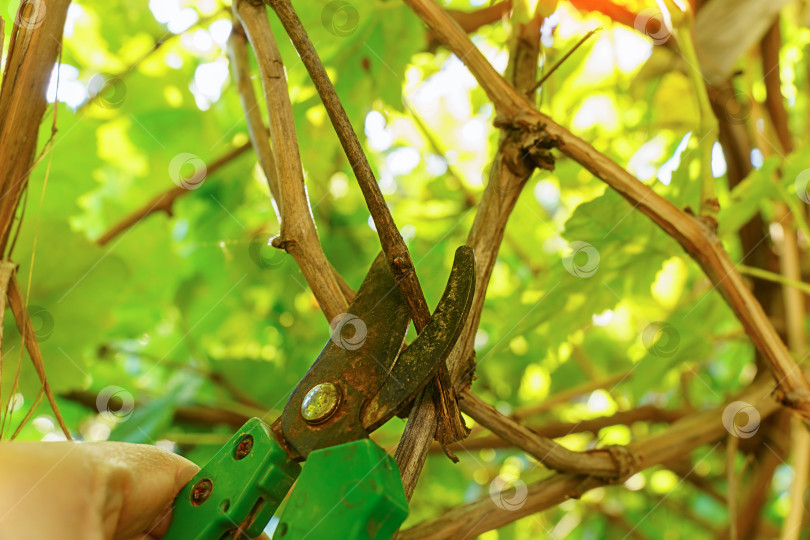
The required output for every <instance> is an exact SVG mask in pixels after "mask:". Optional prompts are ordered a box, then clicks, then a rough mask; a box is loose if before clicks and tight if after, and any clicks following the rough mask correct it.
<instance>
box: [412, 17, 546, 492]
mask: <svg viewBox="0 0 810 540" xmlns="http://www.w3.org/2000/svg"><path fill="white" fill-rule="evenodd" d="M539 24H540V23H539V21H538V20H536V19H535V20H531V21H530V22H529V23H527V24H521V25H518V26H517V27H516V29H515V33H516V34H515V36H514V37H513V43H514V50H513V52H512V54H511V55H510V66H509V67H508V70H509V72H510V74H511V75H512V76H513V78H514V79H513V80H514V82H515V84H517V85H518V86H519V87H520V88H522V89H523V90H524V91H526V92H527V93H531V92H532V91H531V88H532V86H533V85H534V82H535V80H536V77H537V58H538V54H539V50H540V49H539V47H540V43H539V38H540V34H539ZM504 127H506V129H505V130H504V134H503V136H502V137H501V144H500V146H499V149H498V152H497V153H496V155H495V158H494V160H493V162H492V167H491V169H490V173H489V181H488V183H487V187H486V189H485V190H484V195H483V197H482V199H481V203H480V205H479V207H478V211H477V212H476V216H475V220H474V222H473V226H472V229H471V230H470V233H469V235H468V236H467V245H468V246H470V247H472V248H473V250H474V251H475V257H476V276H475V279H476V284H475V295H474V296H473V304H472V308H471V309H470V316H469V317H468V319H467V322H466V323H465V325H464V329H463V330H462V333H461V337H460V338H459V341H458V343H457V344H456V346H455V347H454V349H453V351H452V352H451V354H450V357H449V358H448V359H447V366H448V369H449V370H450V373H451V377H452V379H453V382H454V384H455V385H456V386H457V387H463V386H466V385H467V384H468V383H469V380H470V377H471V376H472V372H473V370H474V368H475V362H474V361H473V355H474V349H473V346H474V343H475V333H476V331H477V329H478V325H479V323H480V320H481V311H482V310H483V307H484V298H485V297H486V291H487V287H488V285H489V280H490V276H491V275H492V270H493V268H494V267H495V262H496V260H497V255H498V251H499V249H500V245H501V242H502V241H503V235H504V231H505V228H506V222H507V221H508V219H509V216H510V214H511V212H512V209H513V208H514V206H515V204H516V203H517V200H518V197H519V196H520V193H521V191H522V189H523V186H524V185H525V184H526V181H527V180H528V179H529V176H531V174H532V172H533V170H534V164H531V165H530V164H528V163H526V161H525V160H524V153H525V149H526V148H527V147H531V146H533V144H534V142H535V139H534V138H533V137H532V136H529V137H521V136H519V134H515V133H514V132H513V131H511V130H509V129H508V126H504ZM516 135H517V136H516ZM459 379H461V382H459ZM436 422H437V421H436V415H435V411H433V410H432V409H431V408H430V403H427V404H424V405H423V406H422V407H420V408H419V409H415V410H414V411H413V412H412V413H411V420H410V422H409V424H408V426H407V427H406V432H405V434H404V435H403V438H402V441H401V443H400V446H399V447H398V448H397V462H398V463H399V466H400V473H401V474H402V479H403V484H404V486H405V492H406V493H407V494H409V495H410V494H412V493H413V489H414V487H415V486H416V482H417V480H418V477H419V473H420V472H421V470H422V465H423V464H424V461H425V459H426V458H427V452H428V451H429V450H430V439H431V433H432V431H433V430H434V429H435V425H436Z"/></svg>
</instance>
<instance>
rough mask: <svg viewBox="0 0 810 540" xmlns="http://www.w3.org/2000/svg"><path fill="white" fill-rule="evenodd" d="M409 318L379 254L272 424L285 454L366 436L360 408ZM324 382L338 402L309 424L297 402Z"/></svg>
mask: <svg viewBox="0 0 810 540" xmlns="http://www.w3.org/2000/svg"><path fill="white" fill-rule="evenodd" d="M409 321H410V315H409V312H408V307H407V304H406V303H405V299H404V298H403V297H402V293H401V292H400V290H399V287H397V285H396V282H395V281H394V277H393V276H392V275H391V271H390V270H389V269H388V264H387V263H386V260H385V257H384V256H383V254H382V253H380V254H379V255H378V256H377V258H376V259H375V260H374V262H373V263H372V265H371V269H370V270H369V272H368V274H367V275H366V278H365V279H364V280H363V283H362V285H361V286H360V289H359V290H358V291H357V296H355V299H354V301H353V302H352V303H351V305H350V306H349V308H348V313H346V314H345V315H343V317H342V318H341V319H340V320H338V321H333V326H334V329H333V331H332V336H331V337H330V339H329V341H328V342H327V344H326V346H325V347H324V348H323V350H322V351H321V353H320V354H319V355H318V358H317V359H316V360H315V362H314V363H313V364H312V367H310V369H309V371H308V372H307V374H306V375H304V377H303V378H302V379H301V381H300V382H299V383H298V386H296V388H295V390H294V391H293V393H292V395H291V396H290V399H289V401H288V402H287V405H286V406H285V407H284V412H283V413H282V415H281V418H279V419H278V420H277V421H276V424H275V425H274V430H275V431H276V432H278V430H279V429H280V431H281V435H282V437H283V439H284V440H285V442H286V443H287V445H288V453H290V454H291V455H292V456H293V457H297V458H306V457H307V456H308V455H309V454H310V452H312V451H313V450H317V449H319V448H326V447H329V446H334V445H336V444H341V443H345V442H350V441H354V440H357V439H360V438H364V437H367V436H368V432H367V431H366V430H365V429H364V428H363V425H362V423H361V422H360V410H361V408H362V406H363V404H364V403H365V402H366V401H368V400H369V399H371V398H373V397H374V396H375V395H376V394H377V393H378V391H379V389H380V388H381V387H382V386H383V384H384V383H385V382H386V380H387V379H388V375H389V373H390V368H391V365H392V364H393V362H394V360H395V359H396V357H397V354H398V353H399V351H400V349H401V348H402V345H403V343H404V341H405V335H406V333H407V331H408V323H409ZM334 323H336V324H334ZM323 383H331V384H332V385H334V386H335V387H337V393H338V394H339V398H338V401H337V404H336V405H335V407H334V409H333V411H331V414H330V415H329V416H328V417H327V418H325V419H324V420H323V421H321V422H318V423H308V422H306V421H305V420H304V418H303V416H302V414H301V404H302V402H303V401H304V397H305V396H306V394H307V392H309V391H310V390H311V389H312V388H313V387H315V386H316V385H319V384H323Z"/></svg>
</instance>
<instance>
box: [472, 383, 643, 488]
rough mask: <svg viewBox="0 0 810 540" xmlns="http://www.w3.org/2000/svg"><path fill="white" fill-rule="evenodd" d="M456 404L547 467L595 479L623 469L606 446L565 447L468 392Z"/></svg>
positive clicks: (610, 476)
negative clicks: (581, 449) (587, 449)
mask: <svg viewBox="0 0 810 540" xmlns="http://www.w3.org/2000/svg"><path fill="white" fill-rule="evenodd" d="M460 404H461V410H462V411H463V412H465V413H466V414H468V415H470V416H471V417H472V418H473V419H474V420H475V421H476V422H479V423H480V424H481V425H483V426H484V427H486V428H487V429H489V430H490V431H491V432H492V433H495V434H496V435H498V436H499V437H501V438H502V439H504V440H505V441H509V442H510V443H512V444H514V445H515V446H517V447H518V448H520V449H521V450H523V451H525V452H527V453H529V454H531V455H532V456H534V457H535V458H537V460H538V461H540V462H541V463H543V464H544V465H545V466H546V467H548V468H549V469H554V470H557V471H561V472H576V473H579V474H588V475H591V476H595V477H598V478H617V477H619V476H621V475H623V474H626V472H627V471H626V470H622V469H621V468H617V467H616V457H614V455H612V454H611V451H610V449H600V450H595V451H591V452H575V451H573V450H569V449H567V448H565V447H564V446H562V445H561V444H559V443H557V442H554V441H553V440H551V439H549V438H546V437H542V436H540V435H538V434H537V433H535V432H534V431H532V430H531V429H529V428H527V427H526V426H524V425H522V424H520V423H519V422H517V421H516V420H513V419H511V418H509V417H508V416H504V415H503V414H501V413H499V412H498V411H497V410H495V407H493V406H492V405H490V404H488V403H486V402H484V401H483V400H482V399H481V398H479V397H477V396H475V395H474V394H472V393H469V392H468V393H466V394H465V395H464V399H462V400H461V402H460ZM625 457H626V459H627V460H628V461H630V462H634V461H636V460H637V459H638V457H637V456H631V455H628V456H625Z"/></svg>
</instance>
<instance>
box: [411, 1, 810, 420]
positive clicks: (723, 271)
mask: <svg viewBox="0 0 810 540" xmlns="http://www.w3.org/2000/svg"><path fill="white" fill-rule="evenodd" d="M405 2H406V3H407V4H408V5H409V6H410V7H411V8H412V9H413V11H414V12H415V13H416V14H417V15H418V16H419V17H420V18H421V19H422V20H423V21H424V22H425V23H426V24H427V25H428V26H429V27H430V29H431V30H432V31H433V32H434V33H436V35H437V36H439V38H440V39H441V40H442V42H443V43H444V44H445V45H447V46H448V47H449V48H450V49H451V50H452V51H453V52H455V53H456V55H457V56H458V57H459V58H463V59H464V63H465V64H466V65H467V67H468V68H469V69H470V71H471V72H472V74H473V76H475V78H476V79H477V80H478V82H479V84H480V85H481V87H482V88H483V89H484V91H485V92H486V93H487V95H488V96H489V98H490V99H491V100H492V102H493V104H494V106H495V109H496V111H497V112H498V113H499V114H500V115H501V116H503V117H504V118H505V119H506V121H508V122H511V123H514V124H516V125H519V126H523V127H524V128H526V129H532V128H536V127H537V126H543V127H545V129H546V130H547V132H548V133H549V134H550V135H551V136H552V137H554V138H555V139H556V140H557V141H558V143H559V148H560V150H561V151H562V152H563V153H564V154H566V155H568V156H569V157H571V158H572V159H574V160H576V161H577V162H578V163H580V164H581V165H582V166H583V167H585V168H586V169H587V170H588V171H590V172H591V173H592V174H593V175H594V176H596V177H597V178H599V179H600V180H602V181H604V182H605V183H606V184H608V185H609V186H610V187H611V188H613V189H614V190H616V191H617V192H619V193H620V194H621V195H622V196H623V197H624V198H626V199H627V200H628V201H629V202H630V203H631V204H633V205H634V207H635V208H637V209H638V210H640V211H641V212H642V213H644V214H645V215H646V216H647V217H649V218H650V219H651V220H652V221H653V222H655V224H656V225H658V226H659V227H660V228H661V229H663V230H664V232H666V233H667V234H669V235H670V236H672V237H673V238H674V239H675V240H677V241H678V243H679V244H681V246H682V247H683V248H684V250H685V251H686V252H687V253H688V254H689V255H690V256H691V257H692V258H693V259H694V260H695V261H696V262H697V263H698V264H699V265H700V266H701V268H703V271H704V272H705V273H706V275H707V276H708V277H709V279H710V280H711V281H712V282H713V283H714V284H715V287H716V288H717V289H718V290H719V292H720V293H721V294H722V295H723V297H724V298H725V300H726V302H727V303H728V304H729V306H730V307H731V308H732V310H733V311H734V313H735V314H736V316H737V318H738V319H739V320H740V322H741V323H742V325H743V328H744V329H745V331H746V333H747V334H748V335H749V336H750V338H751V340H752V341H753V343H754V345H755V346H756V347H757V349H758V350H759V351H760V352H761V354H762V356H763V357H764V358H765V360H766V361H767V362H768V365H769V366H770V368H771V370H772V371H773V373H774V376H775V378H776V381H777V384H778V386H779V391H780V400H781V401H782V402H783V403H784V404H785V405H787V406H789V407H791V408H793V409H795V410H796V411H797V412H798V413H799V414H801V415H802V417H803V418H804V419H805V420H808V419H810V385H808V383H807V380H806V379H805V377H804V374H803V373H802V372H801V370H800V369H799V367H798V366H797V365H796V362H795V361H794V360H793V358H792V357H791V356H790V353H789V352H788V349H787V347H786V346H785V344H784V342H783V341H782V339H781V338H780V337H779V335H778V334H777V332H776V330H775V329H774V327H773V324H772V323H771V321H770V320H769V319H768V317H767V316H766V314H765V312H764V311H763V309H762V306H761V305H760V304H759V302H757V300H756V298H755V297H754V296H753V294H752V293H751V291H750V290H748V288H747V287H746V285H745V282H744V281H743V279H742V277H741V276H740V273H739V272H737V270H736V268H735V267H734V263H733V262H732V261H731V259H730V258H729V256H728V253H726V251H725V250H724V249H723V246H722V244H721V243H720V240H719V239H718V238H717V236H716V234H715V230H714V227H713V224H712V223H711V222H708V223H707V222H705V221H702V220H700V219H699V218H696V217H695V216H693V215H691V214H689V213H687V212H685V211H683V210H681V209H679V208H677V207H676V206H675V205H673V204H672V203H670V202H669V201H668V200H666V199H664V198H663V197H661V196H660V195H658V194H657V193H655V192H654V191H653V190H652V189H650V188H649V187H647V186H646V185H644V184H643V183H641V182H640V181H639V180H638V179H637V178H635V177H634V176H633V175H631V174H630V173H628V172H627V171H626V170H625V169H623V168H622V167H621V166H619V165H618V164H617V163H616V162H614V161H612V160H611V159H610V158H608V157H607V156H605V155H604V154H602V153H600V152H599V151H597V150H596V149H595V148H594V147H593V146H591V145H590V144H588V143H587V142H585V141H584V140H582V139H580V138H579V137H577V136H576V135H574V134H572V133H571V132H570V131H568V130H567V129H565V128H564V127H562V126H560V125H559V124H557V123H555V122H554V121H553V120H551V119H550V118H549V117H548V116H546V115H544V114H542V113H540V112H539V111H537V110H536V109H535V108H534V107H533V106H532V104H531V103H530V102H529V101H528V100H527V99H526V98H525V97H524V96H522V95H521V94H520V93H519V92H517V91H516V90H515V89H514V88H513V87H512V86H511V85H510V84H509V83H507V82H506V80H504V78H503V77H501V76H500V75H499V74H498V73H497V72H496V71H495V70H494V68H493V67H492V66H491V65H490V64H489V62H488V61H487V60H486V58H484V56H483V55H482V54H481V52H480V51H478V49H477V48H476V47H475V46H474V45H473V44H472V42H471V41H470V40H469V38H468V37H467V35H466V34H465V33H464V31H463V30H462V29H461V28H460V27H459V26H458V25H457V24H456V23H455V22H454V21H453V20H452V19H451V18H450V17H449V16H448V15H447V14H446V13H445V12H444V11H443V10H442V9H441V8H440V7H439V6H438V5H437V4H436V3H435V2H434V1H433V0H405Z"/></svg>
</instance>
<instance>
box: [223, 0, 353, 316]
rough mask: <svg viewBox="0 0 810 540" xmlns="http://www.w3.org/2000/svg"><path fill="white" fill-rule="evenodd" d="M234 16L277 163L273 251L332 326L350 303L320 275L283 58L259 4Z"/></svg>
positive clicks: (244, 3)
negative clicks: (295, 270)
mask: <svg viewBox="0 0 810 540" xmlns="http://www.w3.org/2000/svg"><path fill="white" fill-rule="evenodd" d="M234 12H235V14H236V16H237V18H238V19H239V21H240V22H241V24H242V26H243V27H244V29H245V31H246V33H247V36H248V39H249V40H250V44H251V45H252V46H253V50H254V51H255V53H256V59H257V60H258V62H259V70H260V71H261V74H262V84H263V86H264V93H265V99H266V100H267V110H268V113H269V115H270V136H271V139H272V143H273V149H274V152H275V158H276V159H275V162H276V175H277V177H278V179H279V191H280V203H281V204H280V211H281V234H280V236H279V237H277V238H275V239H274V240H273V245H274V246H276V247H280V248H282V249H284V250H285V251H286V252H287V253H289V254H290V255H292V256H293V258H294V259H295V262H296V263H297V264H298V266H299V268H300V269H301V272H302V273H303V274H304V278H305V279H306V280H307V283H308V284H309V286H310V288H311V289H312V292H313V294H314V295H315V299H316V300H317V301H318V304H319V305H320V307H321V310H322V311H323V312H324V315H326V318H327V320H329V321H331V320H333V319H334V318H335V317H337V316H339V315H341V314H343V313H345V312H346V308H347V307H348V303H347V302H346V298H345V297H344V296H343V292H342V291H341V288H340V285H339V284H338V282H337V280H336V279H335V277H334V275H333V274H332V273H331V272H324V271H323V269H325V268H329V261H328V260H327V259H326V256H325V255H324V253H323V249H322V248H321V244H320V240H319V239H318V233H317V230H316V229H315V223H314V221H313V220H312V214H311V213H310V208H309V202H308V201H307V196H306V190H305V186H304V171H303V168H302V166H301V157H300V153H299V151H298V140H297V137H296V133H295V122H294V117H293V112H292V104H291V103H290V96H289V90H288V88H287V76H286V74H285V73H284V64H283V62H282V59H281V54H280V53H279V51H278V46H277V45H276V40H275V38H274V36H273V32H272V30H271V29H270V23H269V21H268V19H267V11H266V9H265V7H264V6H263V5H262V4H258V5H257V4H254V3H252V2H251V1H250V0H239V1H237V2H235V3H234Z"/></svg>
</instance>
